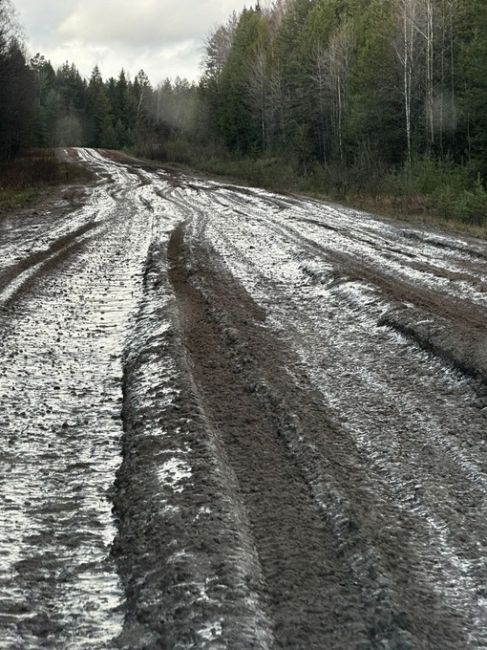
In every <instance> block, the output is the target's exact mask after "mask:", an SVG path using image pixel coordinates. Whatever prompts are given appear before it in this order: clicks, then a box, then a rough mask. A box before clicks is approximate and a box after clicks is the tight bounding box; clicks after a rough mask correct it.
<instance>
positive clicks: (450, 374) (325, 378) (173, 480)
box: [0, 149, 487, 650]
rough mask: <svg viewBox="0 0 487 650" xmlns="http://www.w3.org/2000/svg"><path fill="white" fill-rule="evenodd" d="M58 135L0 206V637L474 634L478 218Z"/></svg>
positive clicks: (479, 494) (63, 642) (481, 371)
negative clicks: (101, 147) (68, 172)
mask: <svg viewBox="0 0 487 650" xmlns="http://www.w3.org/2000/svg"><path fill="white" fill-rule="evenodd" d="M66 155H68V156H69V157H71V158H73V159H78V160H81V161H83V163H84V164H86V165H87V166H89V167H90V168H91V169H92V170H94V171H95V172H96V173H97V174H98V177H99V180H98V182H97V183H96V184H94V185H93V186H91V187H88V188H86V190H85V193H84V198H83V200H82V201H81V202H80V204H79V205H77V206H70V204H69V203H68V202H66V201H64V202H63V201H58V202H57V203H52V204H50V205H47V204H46V205H45V206H44V207H40V208H38V209H37V210H35V211H32V210H31V211H28V212H24V213H22V214H19V215H11V216H9V217H3V218H0V436H1V447H0V483H1V485H0V650H14V649H15V650H18V649H22V650H24V649H28V650H30V649H34V648H49V649H55V650H57V649H59V650H64V649H70V650H85V649H86V650H88V649H105V648H108V649H112V648H124V649H125V650H141V649H152V650H155V649H159V648H162V649H171V650H172V649H178V650H182V649H189V648H197V649H201V650H202V649H207V648H208V649H210V648H211V649H229V650H249V649H250V648H254V649H258V650H264V649H265V650H267V649H269V650H270V649H274V648H276V649H277V648H279V649H280V648H284V649H286V650H297V649H299V650H325V649H326V650H337V649H340V650H359V649H360V650H366V649H377V650H379V649H381V650H386V649H387V650H418V649H421V650H427V649H438V650H450V649H455V650H470V649H480V648H487V562H486V558H487V500H486V498H485V496H486V487H487V244H486V243H485V242H482V241H480V240H478V241H477V240H474V239H468V238H463V237H460V236H454V235H447V234H442V233H439V232H436V231H433V230H422V229H419V228H418V227H417V226H407V225H404V224H399V223H394V222H390V221H385V220H381V219H379V218H375V217H373V216H371V215H365V214H361V213H358V212H356V211H354V210H352V209H347V208H342V207H339V206H335V205H330V204H326V203H322V202H319V201H315V200H312V199H306V198H300V197H295V196H283V195H277V194H273V193H270V192H267V191H264V190H259V189H250V188H247V187H238V186H235V185H230V184H225V183H221V182H215V181H209V180H204V179H202V178H197V177H191V176H189V175H185V174H183V173H174V172H169V171H165V170H163V169H157V168H156V167H155V166H150V165H145V164H144V163H139V162H137V161H135V160H133V159H129V158H124V157H122V156H121V155H118V154H117V155H115V154H109V153H108V152H96V151H92V150H85V149H79V150H69V151H67V152H66Z"/></svg>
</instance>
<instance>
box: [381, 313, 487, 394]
mask: <svg viewBox="0 0 487 650" xmlns="http://www.w3.org/2000/svg"><path fill="white" fill-rule="evenodd" d="M378 325H379V326H386V327H389V328H391V329H393V330H395V331H396V332H398V333H399V334H402V335H403V336H406V337H407V338H409V339H410V340H412V341H414V342H415V343H416V344H417V345H419V347H421V348H422V349H423V350H425V351H427V352H430V353H431V354H433V355H435V356H436V357H438V358H439V359H441V360H442V361H443V362H445V363H447V364H448V365H449V366H451V367H452V368H454V369H455V370H458V371H459V372H461V373H463V374H465V375H467V376H470V377H473V378H474V379H477V380H479V381H480V382H481V384H483V386H484V388H487V335H486V333H485V332H484V331H482V330H481V329H480V328H475V327H470V326H469V325H468V323H465V325H464V326H463V327H462V328H460V327H456V326H455V325H453V324H452V323H450V322H449V321H447V320H446V319H445V318H442V317H441V316H436V315H433V314H431V313H430V312H426V311H424V310H421V309H418V308H414V307H406V306H405V307H397V308H395V309H393V310H390V311H388V312H387V313H386V314H384V315H383V316H382V317H381V318H380V320H379V323H378ZM485 406H486V407H487V403H486V404H485Z"/></svg>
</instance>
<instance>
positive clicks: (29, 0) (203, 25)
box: [14, 0, 244, 83]
mask: <svg viewBox="0 0 487 650" xmlns="http://www.w3.org/2000/svg"><path fill="white" fill-rule="evenodd" d="M14 1H15V3H16V5H17V7H18V9H19V13H20V17H21V20H22V22H23V23H24V26H25V32H26V34H27V36H28V40H29V42H30V44H31V49H32V50H33V51H37V50H41V51H42V52H43V53H44V54H45V55H46V56H47V57H48V58H51V60H52V62H53V63H54V64H55V65H57V64H60V63H62V62H63V61H65V60H70V61H74V62H75V63H76V64H77V65H78V66H79V68H80V70H81V72H82V73H83V74H85V75H87V74H89V71H90V70H91V68H92V67H93V66H94V65H95V64H96V63H98V64H99V65H100V68H101V70H102V73H103V74H104V75H106V76H109V75H116V74H117V72H118V71H119V70H120V68H121V67H124V68H125V69H127V70H128V71H129V72H131V73H132V74H135V73H136V72H137V70H138V69H140V68H144V69H145V70H146V71H147V73H148V74H149V76H150V77H151V79H152V80H153V82H154V83H157V82H159V81H161V80H162V79H163V78H165V77H166V76H171V77H174V76H176V75H177V74H180V75H181V76H187V77H189V78H192V79H196V78H197V76H198V74H199V63H200V59H201V56H202V49H203V42H204V38H205V36H206V35H207V33H208V32H209V31H210V29H211V28H212V27H214V26H215V25H216V24H218V23H220V22H221V21H223V20H226V18H227V16H228V15H229V14H230V13H231V12H232V11H233V10H234V9H237V10H238V9H240V8H242V7H243V4H244V0H137V2H135V1H134V0H42V1H40V0H14Z"/></svg>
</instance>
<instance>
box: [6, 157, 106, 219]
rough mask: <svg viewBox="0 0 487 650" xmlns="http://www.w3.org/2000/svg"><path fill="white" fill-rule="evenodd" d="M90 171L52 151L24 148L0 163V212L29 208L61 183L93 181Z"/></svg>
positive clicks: (70, 183)
mask: <svg viewBox="0 0 487 650" xmlns="http://www.w3.org/2000/svg"><path fill="white" fill-rule="evenodd" d="M93 178H94V177H93V175H92V174H91V172H90V171H88V170H87V169H85V168H84V167H82V166H81V165H77V164H76V163H71V162H67V161H66V160H63V159H61V158H60V157H59V155H58V154H57V152H56V151H55V150H48V149H45V150H44V149H42V150H32V151H27V152H25V153H24V154H23V155H21V156H19V157H18V158H16V159H15V160H12V161H8V162H1V163H0V215H2V214H6V213H9V212H13V211H15V210H19V209H22V208H28V207H29V206H32V205H34V204H36V203H37V202H39V201H41V200H42V199H44V198H46V197H47V196H49V195H50V194H51V193H52V192H53V191H55V189H56V188H59V187H60V186H64V185H72V184H85V183H89V182H90V181H92V180H93Z"/></svg>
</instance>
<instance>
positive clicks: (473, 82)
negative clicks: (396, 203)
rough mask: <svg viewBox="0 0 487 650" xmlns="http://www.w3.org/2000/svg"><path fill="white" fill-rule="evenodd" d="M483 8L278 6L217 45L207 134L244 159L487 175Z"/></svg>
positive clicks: (382, 3) (298, 1) (220, 32)
mask: <svg viewBox="0 0 487 650" xmlns="http://www.w3.org/2000/svg"><path fill="white" fill-rule="evenodd" d="M486 64H487V3H486V2H485V0H288V1H287V2H286V1H285V0H279V1H277V2H275V3H274V4H273V5H272V7H271V8H270V9H266V10H264V9H261V8H260V6H259V4H257V5H256V6H255V7H253V8H250V9H244V10H243V11H242V13H241V14H240V15H239V16H235V15H233V16H232V17H231V18H230V20H229V21H228V22H227V23H226V24H225V25H222V26H221V27H219V28H218V29H217V30H216V31H215V32H214V34H213V35H212V37H211V38H210V40H209V43H208V48H207V57H206V69H205V75H204V78H203V81H202V90H203V92H204V95H205V97H206V98H207V101H208V103H209V105H210V107H211V110H210V113H209V114H210V115H211V118H212V119H211V121H210V128H211V131H212V132H213V133H214V134H215V135H216V136H218V137H220V138H221V139H222V140H223V141H224V142H225V144H226V145H227V147H229V148H230V149H232V150H235V151H238V152H240V153H241V154H243V155H247V154H257V155H260V154H262V153H267V152H276V153H279V154H284V155H286V156H292V157H296V158H298V159H300V160H302V161H308V160H317V161H320V162H322V163H328V162H331V161H344V162H346V163H347V164H349V165H350V164H354V163H356V162H357V161H360V160H363V159H371V160H375V161H382V162H383V163H385V164H387V165H397V164H400V163H402V162H404V161H411V160H412V159H413V158H414V157H417V156H418V155H421V156H422V155H428V156H432V157H436V158H445V157H450V158H452V159H454V160H456V161H458V162H459V163H465V162H467V161H470V160H475V161H476V163H477V165H478V166H479V169H481V170H482V172H483V173H484V174H485V173H486V172H487V156H486V155H485V154H486V153H487V111H486V100H487V65H486Z"/></svg>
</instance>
